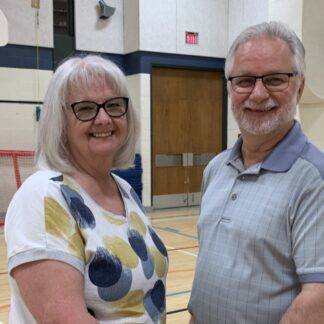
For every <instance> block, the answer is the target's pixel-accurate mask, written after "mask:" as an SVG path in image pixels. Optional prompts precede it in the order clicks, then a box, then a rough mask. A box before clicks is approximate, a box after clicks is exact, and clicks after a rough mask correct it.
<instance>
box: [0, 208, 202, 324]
mask: <svg viewBox="0 0 324 324" xmlns="http://www.w3.org/2000/svg"><path fill="white" fill-rule="evenodd" d="M198 213H199V209H198V207H190V208H173V209H161V210H155V211H151V212H149V213H148V216H149V218H150V219H151V223H152V225H153V227H154V228H155V229H156V230H157V232H158V233H159V235H160V237H161V238H162V240H163V242H164V243H165V245H166V247H167V249H168V253H169V262H170V267H169V274H168V278H167V298H166V303H167V313H168V316H167V324H175V323H177V324H182V323H188V321H189V313H188V312H187V310H186V308H187V304H188V300H189V297H190V292H191V285H192V280H193V276H194V268H195V263H196V257H197V252H198V240H197V231H196V223H197V219H198ZM9 309H10V292H9V286H8V273H7V264H6V251H5V242H4V234H3V226H0V324H7V323H8V313H9Z"/></svg>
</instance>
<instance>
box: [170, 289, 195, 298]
mask: <svg viewBox="0 0 324 324" xmlns="http://www.w3.org/2000/svg"><path fill="white" fill-rule="evenodd" d="M189 293H191V290H183V291H179V292H175V293H170V294H166V297H171V296H177V295H183V294H189Z"/></svg>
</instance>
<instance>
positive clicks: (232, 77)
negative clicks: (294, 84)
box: [227, 71, 299, 94]
mask: <svg viewBox="0 0 324 324" xmlns="http://www.w3.org/2000/svg"><path fill="white" fill-rule="evenodd" d="M271 75H286V76H288V82H287V87H285V88H283V89H280V90H270V89H269V88H268V86H267V85H266V84H265V83H264V80H263V79H264V78H266V77H269V76H271ZM296 75H299V72H297V71H295V72H278V73H269V74H265V75H260V76H254V75H236V76H231V77H228V78H227V80H228V81H230V82H231V86H232V89H233V91H235V92H236V93H240V94H247V93H251V92H252V91H253V90H254V87H255V84H256V82H257V80H261V81H262V84H263V86H264V87H265V88H266V89H267V90H268V91H270V92H281V91H284V90H286V89H287V88H288V87H289V81H290V78H292V77H294V76H296ZM242 77H243V78H244V77H246V78H254V84H253V87H252V89H251V90H249V91H237V90H235V88H234V87H233V83H232V81H233V79H236V78H242Z"/></svg>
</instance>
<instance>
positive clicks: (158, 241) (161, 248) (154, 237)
mask: <svg viewBox="0 0 324 324" xmlns="http://www.w3.org/2000/svg"><path fill="white" fill-rule="evenodd" d="M148 230H149V233H150V235H151V238H152V240H153V242H154V244H155V246H156V248H157V249H158V250H159V251H160V253H161V254H162V255H164V256H165V257H166V258H167V257H168V252H167V250H166V248H165V246H164V244H163V242H162V241H161V239H160V238H159V237H158V235H157V234H156V233H155V231H154V230H153V228H152V227H151V226H148Z"/></svg>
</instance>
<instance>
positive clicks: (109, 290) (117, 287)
mask: <svg viewBox="0 0 324 324" xmlns="http://www.w3.org/2000/svg"><path fill="white" fill-rule="evenodd" d="M131 285H132V272H131V270H130V269H129V268H128V267H126V266H123V269H122V272H121V276H120V279H119V280H118V281H117V282H116V283H115V284H114V285H113V286H110V287H98V294H99V296H100V297H101V298H102V299H103V300H105V301H109V302H111V301H116V300H118V299H120V298H122V297H124V296H126V295H127V293H128V292H129V290H130V288H131Z"/></svg>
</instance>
